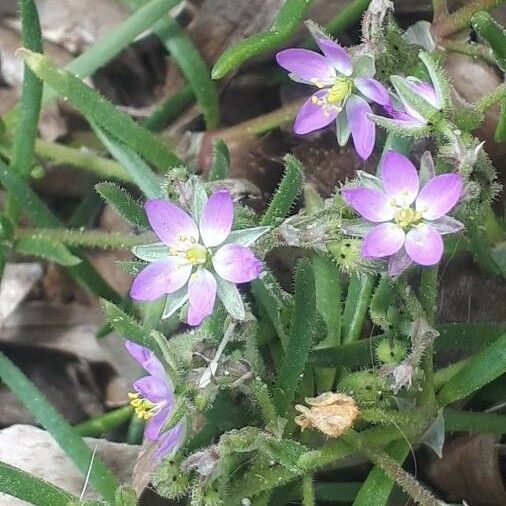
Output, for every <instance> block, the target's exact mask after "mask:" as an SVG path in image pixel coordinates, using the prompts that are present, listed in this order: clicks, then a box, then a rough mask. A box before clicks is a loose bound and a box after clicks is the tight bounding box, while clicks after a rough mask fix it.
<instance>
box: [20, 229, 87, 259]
mask: <svg viewBox="0 0 506 506" xmlns="http://www.w3.org/2000/svg"><path fill="white" fill-rule="evenodd" d="M14 248H15V249H16V251H19V253H22V254H23V255H29V256H31V255H33V256H38V257H41V258H45V259H47V260H49V261H51V262H56V263H57V264H60V265H63V266H65V267H68V266H71V265H77V264H79V263H80V262H81V259H80V258H79V257H76V256H75V255H72V253H70V251H69V250H68V249H67V248H66V247H65V246H63V245H62V244H61V243H59V242H54V241H52V240H50V239H44V238H42V237H38V236H34V237H30V236H28V237H21V238H20V239H19V240H17V241H16V244H15V246H14Z"/></svg>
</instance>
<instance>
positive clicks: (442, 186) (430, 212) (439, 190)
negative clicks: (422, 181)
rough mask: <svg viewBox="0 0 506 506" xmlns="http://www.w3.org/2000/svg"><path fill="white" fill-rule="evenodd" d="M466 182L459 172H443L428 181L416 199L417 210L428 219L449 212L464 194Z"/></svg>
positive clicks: (434, 218) (435, 218)
mask: <svg viewBox="0 0 506 506" xmlns="http://www.w3.org/2000/svg"><path fill="white" fill-rule="evenodd" d="M463 187H464V183H463V181H462V178H461V177H460V176H459V175H458V174H442V175H441V176H436V177H435V178H433V179H431V180H430V181H428V182H427V184H426V185H425V186H424V187H423V188H422V189H421V190H420V194H419V195H418V198H417V199H416V210H417V211H418V212H419V213H420V214H421V215H422V217H423V218H425V219H426V220H437V219H438V218H441V217H442V216H444V215H445V214H447V213H448V212H449V211H450V210H451V209H453V207H455V204H457V202H458V201H459V199H460V197H461V195H462V189H463Z"/></svg>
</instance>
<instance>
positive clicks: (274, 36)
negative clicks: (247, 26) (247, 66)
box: [211, 0, 312, 79]
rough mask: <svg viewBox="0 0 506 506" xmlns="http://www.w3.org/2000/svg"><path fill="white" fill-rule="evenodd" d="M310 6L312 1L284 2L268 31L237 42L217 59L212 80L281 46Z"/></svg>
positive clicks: (296, 0)
mask: <svg viewBox="0 0 506 506" xmlns="http://www.w3.org/2000/svg"><path fill="white" fill-rule="evenodd" d="M311 4H312V0H285V2H284V3H283V6H282V7H281V9H280V10H279V13H278V15H277V17H276V19H275V20H274V23H273V24H272V27H271V29H270V30H269V31H267V32H262V33H256V34H255V35H252V36H251V37H248V38H247V39H245V40H242V41H240V42H238V43H237V44H235V45H234V46H232V47H231V48H229V49H227V50H226V51H225V52H224V53H223V54H222V55H221V56H220V57H219V58H218V61H217V62H216V63H215V64H214V67H213V70H212V74H211V75H212V77H213V79H221V78H222V77H224V76H225V75H226V74H228V73H229V72H231V71H232V70H234V69H236V68H237V67H239V66H240V65H242V64H243V63H244V62H245V61H247V60H249V59H251V58H253V57H254V56H257V55H259V54H263V53H266V52H268V51H273V50H275V49H277V48H278V47H280V46H282V45H283V43H285V42H286V41H287V40H288V39H289V38H290V37H291V36H292V35H293V33H294V32H295V30H296V29H297V27H298V26H299V24H300V23H301V22H302V20H303V19H304V16H305V15H306V12H307V11H308V9H309V7H311Z"/></svg>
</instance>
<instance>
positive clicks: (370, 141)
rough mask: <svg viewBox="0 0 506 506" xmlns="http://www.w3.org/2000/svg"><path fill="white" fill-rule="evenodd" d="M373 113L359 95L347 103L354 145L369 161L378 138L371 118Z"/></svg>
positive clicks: (364, 158)
mask: <svg viewBox="0 0 506 506" xmlns="http://www.w3.org/2000/svg"><path fill="white" fill-rule="evenodd" d="M371 113H372V111H371V107H370V106H369V104H368V103H367V102H366V101H365V100H364V99H363V98H361V97H358V96H357V95H351V97H349V98H348V100H347V101H346V116H347V117H348V125H349V126H350V131H351V136H352V137H353V144H354V146H355V149H356V151H357V153H358V155H359V156H360V158H362V159H363V160H367V159H368V158H369V156H370V155H371V153H372V150H373V149H374V141H375V138H376V130H375V125H374V122H373V121H372V120H371V119H370V118H369V114H371Z"/></svg>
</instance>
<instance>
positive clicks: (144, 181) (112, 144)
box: [92, 124, 162, 199]
mask: <svg viewBox="0 0 506 506" xmlns="http://www.w3.org/2000/svg"><path fill="white" fill-rule="evenodd" d="M92 127H93V130H94V131H95V133H96V134H97V137H98V138H99V139H100V141H101V142H102V144H103V145H104V146H105V147H106V148H107V150H108V151H109V152H110V153H111V155H112V156H113V157H114V158H116V160H117V161H118V162H119V163H120V164H121V165H122V166H123V167H125V169H126V171H127V172H128V174H130V177H131V178H132V181H133V182H134V183H135V184H136V185H137V186H138V187H139V189H140V190H141V191H142V193H144V195H145V196H146V197H147V198H148V199H156V198H159V197H161V196H162V189H161V181H160V180H159V178H158V176H157V175H156V174H155V173H154V172H153V171H152V170H151V169H150V168H149V167H148V166H147V165H146V163H145V162H144V160H143V159H142V158H141V157H140V156H139V155H138V154H137V153H136V152H135V151H134V150H132V149H130V147H129V146H127V145H126V144H124V143H123V142H121V141H118V140H117V139H115V138H114V137H113V136H112V135H111V134H109V133H108V132H107V131H106V130H104V129H102V128H100V127H98V126H96V125H93V124H92Z"/></svg>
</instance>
